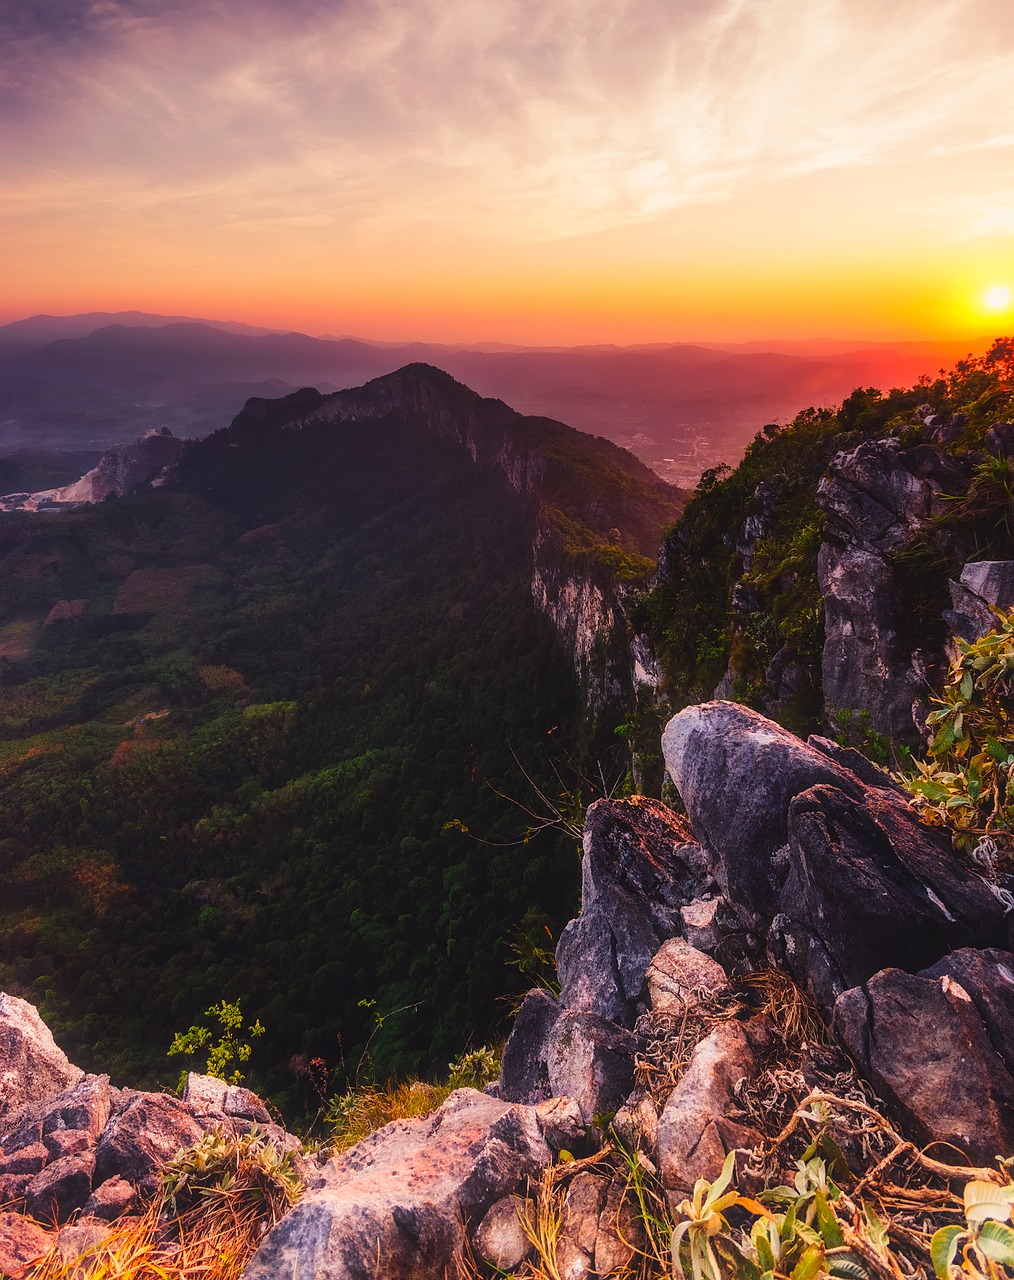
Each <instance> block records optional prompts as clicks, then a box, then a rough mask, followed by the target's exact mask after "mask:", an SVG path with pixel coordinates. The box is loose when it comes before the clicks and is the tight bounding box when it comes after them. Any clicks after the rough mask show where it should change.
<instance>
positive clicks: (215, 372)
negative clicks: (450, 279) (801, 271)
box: [0, 313, 964, 485]
mask: <svg viewBox="0 0 1014 1280" xmlns="http://www.w3.org/2000/svg"><path fill="white" fill-rule="evenodd" d="M126 314H127V316H128V317H129V315H130V313H126ZM103 319H104V318H103V317H102V316H96V317H88V316H84V317H69V318H63V319H61V318H59V317H57V318H47V317H42V318H36V319H35V320H32V321H22V322H16V323H15V324H14V325H9V326H6V327H5V328H4V329H2V330H0V440H2V441H4V442H5V447H6V448H8V449H10V448H15V447H32V448H40V447H46V448H81V447H86V446H88V447H94V446H97V447H98V448H100V449H102V448H106V447H108V446H109V445H112V444H116V443H125V442H126V441H128V440H130V439H133V438H135V437H136V436H138V435H140V434H142V433H143V432H144V431H146V430H150V429H160V428H161V427H163V426H165V427H168V428H169V429H170V430H172V431H173V432H174V434H177V435H181V436H203V435H206V434H209V433H210V432H211V431H213V430H216V429H218V428H220V427H222V426H225V425H226V424H227V423H228V421H229V420H230V418H231V416H232V414H233V412H234V410H235V406H236V404H237V403H238V402H240V401H242V400H243V399H246V398H247V397H248V396H251V395H258V394H259V395H261V396H266V395H279V394H284V393H285V392H287V391H294V390H297V389H298V388H299V387H301V386H305V385H308V384H313V385H316V386H318V387H320V388H322V389H325V390H327V389H335V388H337V387H341V386H350V385H354V384H356V383H360V382H363V381H366V380H368V379H370V378H373V377H377V376H379V375H381V374H384V373H389V372H393V371H394V370H395V369H397V368H399V367H401V366H403V365H405V364H409V363H413V362H425V363H430V364H435V365H438V366H439V367H440V368H443V369H446V370H447V371H448V372H449V373H451V374H452V375H453V376H454V377H456V378H458V379H460V380H462V381H463V382H465V383H467V384H468V385H469V386H472V387H474V388H475V389H476V390H477V391H478V392H479V393H480V394H482V395H485V396H491V397H496V398H500V399H503V400H506V401H507V402H508V403H510V404H512V405H513V406H514V407H515V408H516V409H518V410H520V411H522V412H525V413H529V414H533V415H536V416H549V417H553V418H557V419H560V420H563V421H566V422H569V423H571V424H572V425H574V426H576V427H578V428H580V429H582V430H585V431H590V432H592V433H594V434H597V435H603V436H606V437H607V438H609V439H611V440H613V441H614V442H615V443H618V444H620V445H622V446H623V447H624V448H628V449H630V450H632V451H633V452H634V453H636V454H637V455H638V456H639V457H640V458H641V459H642V461H645V462H647V463H648V465H650V466H652V467H653V469H655V470H656V471H657V472H658V473H659V474H661V475H663V476H664V478H666V479H668V480H670V481H672V482H674V483H678V484H683V485H692V484H693V483H695V482H696V480H697V478H698V477H699V476H700V474H701V473H702V472H703V471H704V470H706V469H708V468H710V467H712V466H714V465H715V464H717V463H718V462H720V461H726V462H733V461H735V460H736V459H737V458H739V456H740V455H741V453H742V450H743V448H744V446H745V445H746V443H747V442H748V441H749V439H750V438H751V437H752V435H753V434H754V433H755V432H756V431H757V429H758V427H760V426H762V425H764V424H765V423H768V422H772V421H775V420H785V419H788V418H791V417H792V416H793V414H794V413H795V412H796V411H797V409H798V408H799V407H800V405H806V404H812V405H816V406H817V407H821V406H824V405H830V404H835V403H838V402H840V401H841V400H842V399H843V398H844V397H845V396H846V395H848V394H849V392H850V391H851V390H852V389H853V388H854V387H855V386H877V387H880V388H883V389H887V388H889V387H892V386H901V385H907V384H909V383H911V382H913V381H914V380H915V379H916V378H917V377H919V376H920V375H923V374H927V375H931V376H932V375H935V374H936V371H937V369H938V368H939V367H940V366H941V365H945V364H946V365H950V364H951V363H952V362H953V359H954V357H955V346H954V344H947V343H941V344H912V343H908V344H905V343H901V344H879V345H878V344H868V343H854V344H848V343H837V344H835V343H817V344H806V343H779V342H773V343H771V344H759V343H758V344H749V343H748V344H740V345H738V346H737V345H735V344H727V345H725V346H722V345H721V344H717V345H716V344H706V343H696V344H692V343H681V344H668V345H666V344H657V345H652V346H639V347H629V348H623V347H615V346H608V345H601V346H584V347H573V348H521V347H507V346H501V345H498V344H495V343H488V344H477V345H473V346H468V345H458V346H453V345H438V344H425V343H418V342H416V343H402V344H392V343H368V342H364V341H361V340H358V339H354V338H341V339H331V338H326V339H318V338H310V337H307V336H306V335H303V334H292V333H289V334H282V333H277V332H274V333H273V332H267V331H265V332H260V333H257V332H253V333H250V332H244V331H242V328H241V326H237V325H221V324H219V325H217V326H214V327H213V326H212V324H211V323H209V322H196V321H177V322H172V323H168V322H167V323H163V324H161V325H156V324H154V321H155V320H158V319H159V318H158V317H150V316H148V317H141V320H140V321H136V322H135V321H134V320H131V319H124V318H122V317H121V318H120V320H119V321H118V322H117V323H113V324H107V323H102V321H103ZM142 321H143V324H144V326H145V327H143V328H142V327H140V324H141V322H142ZM88 325H92V326H93V327H92V328H90V329H89V331H88V332H84V329H85V328H86V327H87V326H88ZM19 326H21V327H19ZM5 334H6V335H7V339H8V341H7V345H4V341H3V335H5ZM26 335H27V336H26ZM46 335H53V337H54V340H52V341H48V342H47V343H45V344H44V345H39V338H41V337H43V336H46ZM56 335H60V336H59V338H58V339H57V338H56ZM28 338H31V339H32V340H31V341H30V342H28V340H27V339H28ZM13 343H20V345H19V346H15V345H12V344H13ZM26 343H27V345H26ZM958 354H964V352H963V350H962V351H960V352H958ZM269 382H270V383H271V384H272V385H271V386H270V387H269V386H266V385H259V384H266V383H269Z"/></svg>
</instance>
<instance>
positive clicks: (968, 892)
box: [770, 786, 1006, 1015]
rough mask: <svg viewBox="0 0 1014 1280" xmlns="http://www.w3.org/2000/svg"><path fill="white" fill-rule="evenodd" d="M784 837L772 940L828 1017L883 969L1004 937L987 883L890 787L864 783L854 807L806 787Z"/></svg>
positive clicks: (911, 965) (913, 965) (911, 966)
mask: <svg viewBox="0 0 1014 1280" xmlns="http://www.w3.org/2000/svg"><path fill="white" fill-rule="evenodd" d="M789 836H790V840H789V871H788V875H787V877H786V880H785V883H784V886H783V888H782V891H781V894H780V896H779V915H778V917H777V918H776V920H775V921H774V923H773V925H772V931H771V938H770V946H771V950H772V952H773V954H774V955H775V957H776V959H778V960H779V961H780V962H781V963H783V964H784V965H785V966H786V967H787V968H788V969H789V971H790V972H791V973H792V975H793V976H794V977H795V978H796V980H797V981H798V982H799V983H801V984H802V985H803V986H805V987H806V988H807V989H808V990H809V991H810V993H811V994H812V995H813V997H814V999H815V1000H816V1002H817V1004H818V1005H819V1006H820V1007H821V1009H822V1010H823V1011H824V1012H825V1013H826V1014H828V1015H829V1014H830V1012H831V1010H832V1008H833V1007H834V1002H835V1000H836V999H837V997H838V996H839V995H840V994H841V993H842V992H843V991H845V990H847V989H848V988H850V987H854V986H857V985H859V984H860V983H862V982H864V981H865V980H866V979H867V978H870V977H872V975H873V974H875V973H877V972H878V971H879V970H881V969H886V968H894V967H896V968H900V969H907V970H910V971H911V970H918V969H922V968H925V967H926V966H927V965H930V964H932V963H934V961H936V960H938V959H939V958H940V957H941V956H943V955H945V954H946V953H947V952H949V951H950V950H951V949H952V948H954V947H962V946H968V945H970V944H973V943H975V942H977V941H978V942H983V943H990V942H994V943H999V942H1003V941H1004V940H1005V938H1006V926H1005V921H1004V910H1003V906H1002V904H1001V903H1000V902H999V901H998V900H997V898H996V897H995V896H994V895H993V893H992V892H991V891H990V889H989V888H988V886H987V885H986V884H985V882H984V881H983V880H982V879H981V878H980V877H979V876H977V875H975V874H974V873H973V872H971V871H970V870H968V868H967V867H966V866H965V865H964V864H963V863H961V862H959V861H958V860H957V859H956V858H955V857H954V854H953V852H952V850H951V847H950V840H949V839H948V837H947V836H946V834H945V833H943V832H939V831H934V830H931V829H928V828H926V827H923V826H921V825H920V824H919V823H918V822H917V821H916V819H915V817H914V815H913V813H912V810H911V809H910V808H909V807H908V806H907V805H906V804H905V802H904V801H903V800H901V799H900V798H897V797H895V796H894V795H893V794H891V793H889V792H887V791H880V790H873V789H869V790H867V792H866V795H865V799H864V802H863V803H862V804H856V803H855V801H854V799H853V798H852V797H850V796H848V795H846V794H844V793H843V792H842V791H840V790H838V789H837V788H836V787H829V786H817V787H813V788H812V789H811V790H809V791H807V792H805V793H804V794H802V795H800V796H797V797H796V798H795V799H794V800H793V802H792V805H791V808H790V814H789Z"/></svg>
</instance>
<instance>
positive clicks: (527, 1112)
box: [243, 1089, 552, 1280]
mask: <svg viewBox="0 0 1014 1280" xmlns="http://www.w3.org/2000/svg"><path fill="white" fill-rule="evenodd" d="M551 1159H552V1153H551V1151H550V1149H549V1147H548V1145H547V1144H546V1141H545V1138H544V1136H543V1134H542V1132H541V1131H540V1129H539V1125H538V1121H537V1118H536V1113H535V1111H534V1109H533V1108H530V1107H523V1106H517V1105H514V1104H511V1103H507V1102H503V1101H500V1100H497V1099H495V1098H490V1097H486V1096H484V1095H483V1094H480V1093H476V1092H475V1091H474V1090H472V1089H459V1090H458V1091H457V1092H456V1093H454V1094H452V1095H451V1096H450V1098H448V1100H447V1101H446V1102H445V1103H444V1105H443V1106H442V1107H440V1109H439V1110H438V1111H436V1112H435V1113H434V1114H433V1115H432V1116H430V1117H429V1118H427V1119H420V1120H407V1121H406V1120H399V1121H395V1122H394V1123H393V1124H389V1125H386V1126H385V1127H384V1128H383V1129H380V1130H378V1131H377V1132H376V1133H374V1134H372V1135H371V1136H370V1137H369V1138H367V1139H366V1140H365V1141H363V1142H361V1143H359V1144H358V1146H356V1147H354V1148H353V1149H352V1150H351V1151H349V1152H347V1153H346V1154H345V1155H344V1156H340V1157H338V1158H337V1159H336V1160H333V1161H332V1162H331V1163H330V1164H329V1165H328V1166H327V1167H326V1169H325V1171H324V1174H323V1176H322V1178H321V1180H320V1185H319V1186H317V1187H315V1188H314V1189H312V1190H311V1191H310V1192H309V1193H308V1194H307V1195H306V1196H305V1197H304V1198H303V1199H302V1201H301V1202H300V1203H299V1204H298V1205H297V1206H296V1208H295V1209H293V1210H292V1212H291V1213H289V1214H288V1216H287V1217H285V1218H284V1219H283V1220H282V1221H281V1222H280V1223H279V1224H278V1225H277V1226H276V1227H275V1228H274V1229H273V1230H272V1231H271V1232H270V1233H269V1234H268V1236H267V1238H266V1239H265V1241H264V1243H263V1244H262V1245H261V1247H260V1249H258V1251H257V1253H256V1254H255V1255H254V1257H253V1259H252V1260H251V1262H250V1264H249V1265H248V1266H247V1268H246V1270H245V1272H244V1273H243V1274H244V1277H245V1280H269V1278H270V1280H274V1278H275V1277H277V1276H288V1275H294V1274H299V1275H303V1274H304V1273H305V1274H306V1275H312V1276H314V1277H316V1280H365V1277H367V1276H371V1275H378V1274H379V1275H388V1276H398V1277H401V1278H402V1280H431V1278H433V1280H435V1277H438V1276H442V1275H444V1274H445V1271H446V1272H447V1273H448V1274H451V1270H450V1269H451V1268H452V1267H454V1266H455V1264H456V1263H457V1261H458V1260H460V1258H461V1256H462V1252H463V1249H464V1242H465V1223H466V1222H471V1223H473V1224H475V1223H479V1222H481V1221H482V1220H483V1218H484V1216H485V1215H486V1214H487V1212H488V1211H489V1210H490V1208H491V1207H492V1205H493V1204H494V1203H496V1202H497V1201H501V1200H503V1198H504V1197H505V1196H509V1195H511V1194H513V1193H514V1192H515V1191H518V1190H522V1191H523V1190H526V1189H527V1186H528V1183H529V1181H533V1180H536V1179H537V1178H538V1176H539V1174H540V1172H541V1171H542V1169H543V1168H545V1166H546V1165H547V1164H548V1163H549V1162H550V1160H551Z"/></svg>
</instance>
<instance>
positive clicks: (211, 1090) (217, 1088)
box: [183, 1071, 271, 1125]
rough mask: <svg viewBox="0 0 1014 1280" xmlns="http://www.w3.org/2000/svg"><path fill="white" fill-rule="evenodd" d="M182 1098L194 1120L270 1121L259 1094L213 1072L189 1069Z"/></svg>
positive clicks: (264, 1122)
mask: <svg viewBox="0 0 1014 1280" xmlns="http://www.w3.org/2000/svg"><path fill="white" fill-rule="evenodd" d="M183 1101H184V1102H185V1103H186V1104H187V1106H188V1107H189V1108H190V1110H191V1111H192V1112H193V1114H194V1116H196V1118H197V1119H198V1120H210V1121H214V1120H223V1119H229V1120H249V1121H250V1122H251V1123H252V1124H257V1125H266V1124H270V1123H271V1116H270V1114H269V1113H268V1109H267V1107H266V1106H265V1105H264V1103H263V1102H261V1100H260V1098H258V1097H257V1095H256V1094H255V1093H253V1092H251V1090H249V1089H244V1088H242V1087H241V1086H239V1085H234V1084H227V1083H226V1082H225V1081H224V1080H219V1079H218V1078H217V1077H216V1076H202V1075H198V1074H197V1072H195V1071H191V1072H190V1073H189V1075H188V1076H187V1082H186V1085H185V1086H184V1089H183Z"/></svg>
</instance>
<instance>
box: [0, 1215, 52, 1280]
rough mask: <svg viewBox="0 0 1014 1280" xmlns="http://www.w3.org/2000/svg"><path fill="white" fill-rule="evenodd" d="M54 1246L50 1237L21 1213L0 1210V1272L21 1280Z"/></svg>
mask: <svg viewBox="0 0 1014 1280" xmlns="http://www.w3.org/2000/svg"><path fill="white" fill-rule="evenodd" d="M52 1247H53V1237H52V1236H51V1235H50V1234H49V1232H48V1231H44V1230H43V1229H42V1227H40V1226H39V1224H38V1223H37V1222H32V1221H30V1220H29V1219H28V1218H25V1217H23V1216H22V1215H21V1214H20V1213H0V1275H3V1276H7V1277H8V1278H9V1280H21V1277H22V1276H23V1275H24V1274H25V1271H26V1270H27V1269H28V1267H29V1266H30V1265H31V1263H33V1262H36V1261H37V1260H38V1259H39V1258H42V1257H44V1256H45V1255H46V1254H47V1253H48V1252H49V1251H50V1249H51V1248H52Z"/></svg>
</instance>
